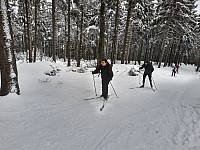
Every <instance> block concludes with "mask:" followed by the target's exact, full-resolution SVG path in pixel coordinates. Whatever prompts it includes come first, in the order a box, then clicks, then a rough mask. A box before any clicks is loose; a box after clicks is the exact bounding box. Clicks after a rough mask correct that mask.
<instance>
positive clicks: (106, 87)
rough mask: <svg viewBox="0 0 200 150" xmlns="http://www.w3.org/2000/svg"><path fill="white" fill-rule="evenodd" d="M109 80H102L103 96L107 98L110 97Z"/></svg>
mask: <svg viewBox="0 0 200 150" xmlns="http://www.w3.org/2000/svg"><path fill="white" fill-rule="evenodd" d="M108 83H109V82H108V81H107V80H102V96H103V97H104V98H105V99H106V98H107V97H108Z"/></svg>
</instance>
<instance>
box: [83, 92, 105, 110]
mask: <svg viewBox="0 0 200 150" xmlns="http://www.w3.org/2000/svg"><path fill="white" fill-rule="evenodd" d="M99 98H102V97H101V96H97V97H91V98H85V99H84V100H85V101H90V100H94V99H99ZM107 101H108V100H107V99H104V101H103V105H102V106H101V108H100V111H102V110H103V109H104V107H105V105H106V103H107Z"/></svg>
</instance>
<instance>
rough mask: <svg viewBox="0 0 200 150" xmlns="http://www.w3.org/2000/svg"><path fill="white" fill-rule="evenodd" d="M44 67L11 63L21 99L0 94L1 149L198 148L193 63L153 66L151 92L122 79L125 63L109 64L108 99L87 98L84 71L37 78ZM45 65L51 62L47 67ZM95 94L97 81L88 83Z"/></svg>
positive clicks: (199, 119)
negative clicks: (15, 69)
mask: <svg viewBox="0 0 200 150" xmlns="http://www.w3.org/2000/svg"><path fill="white" fill-rule="evenodd" d="M50 64H51V63H50V62H40V63H35V64H19V65H18V70H19V80H20V88H21V91H22V93H21V95H20V96H16V95H15V94H10V95H9V96H7V97H0V149H1V150H200V90H199V89H200V79H199V78H200V77H199V74H197V73H196V72H195V71H194V70H195V68H194V67H193V66H185V65H182V66H181V67H180V70H179V72H180V74H177V76H176V77H171V68H168V67H167V68H160V69H158V68H157V67H156V66H155V67H154V68H155V71H154V73H153V79H154V81H155V83H156V86H157V88H158V90H156V92H153V91H152V90H151V89H150V86H149V82H148V78H147V79H146V86H145V88H143V89H141V88H134V89H130V88H132V87H138V86H139V79H141V80H142V77H141V76H128V75H127V72H128V71H129V70H130V68H131V67H132V65H121V64H116V65H114V66H113V71H114V78H113V81H112V84H113V86H114V88H115V90H116V92H117V94H118V96H119V98H116V96H115V94H114V92H113V90H112V87H111V86H110V85H109V93H110V94H111V96H110V98H109V100H108V102H107V103H106V106H105V108H104V109H103V111H99V109H100V107H101V106H102V104H103V99H101V98H100V99H94V100H91V101H84V98H90V97H93V96H95V93H94V88H93V79H92V75H91V72H90V71H91V70H92V69H90V70H88V71H87V72H86V73H77V72H71V71H69V68H67V67H66V66H65V65H63V63H58V64H53V65H56V66H58V67H59V68H60V69H61V71H60V72H59V73H57V75H56V76H54V77H51V76H46V75H44V71H45V69H47V68H48V67H49V69H50V68H51V67H50V66H49V65H50ZM51 65H52V64H51ZM95 81H96V86H97V92H98V94H99V95H100V94H101V93H100V91H101V80H100V77H96V78H95Z"/></svg>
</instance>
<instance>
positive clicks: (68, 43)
mask: <svg viewBox="0 0 200 150" xmlns="http://www.w3.org/2000/svg"><path fill="white" fill-rule="evenodd" d="M70 16H71V12H70V0H68V41H67V59H68V63H67V66H71V63H70V59H71V56H70Z"/></svg>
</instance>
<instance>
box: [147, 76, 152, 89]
mask: <svg viewBox="0 0 200 150" xmlns="http://www.w3.org/2000/svg"><path fill="white" fill-rule="evenodd" d="M148 77H149V82H150V85H151V87H153V84H152V77H151V74H149V75H148Z"/></svg>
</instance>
